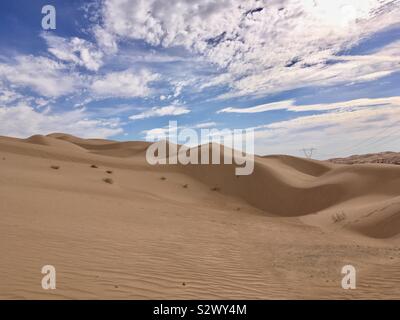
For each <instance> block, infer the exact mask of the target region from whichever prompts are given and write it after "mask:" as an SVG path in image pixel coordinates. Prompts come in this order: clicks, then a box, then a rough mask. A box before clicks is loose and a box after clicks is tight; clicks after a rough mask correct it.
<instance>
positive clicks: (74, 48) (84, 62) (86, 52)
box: [42, 33, 103, 71]
mask: <svg viewBox="0 0 400 320" xmlns="http://www.w3.org/2000/svg"><path fill="white" fill-rule="evenodd" d="M42 37H43V38H44V39H45V40H46V42H47V46H48V49H47V50H48V51H49V52H50V53H51V54H53V55H54V56H55V57H57V58H58V59H60V60H63V61H66V62H72V63H74V64H77V65H79V66H83V67H85V68H86V69H88V70H91V71H97V70H98V69H99V68H100V67H101V65H102V64H103V61H102V59H103V53H102V52H101V51H100V50H98V49H96V48H95V46H94V45H93V44H92V43H90V42H88V41H86V40H84V39H80V38H77V37H73V38H71V39H65V38H61V37H58V36H55V35H53V34H50V33H43V34H42Z"/></svg>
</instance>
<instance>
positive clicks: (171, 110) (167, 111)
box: [129, 104, 190, 120]
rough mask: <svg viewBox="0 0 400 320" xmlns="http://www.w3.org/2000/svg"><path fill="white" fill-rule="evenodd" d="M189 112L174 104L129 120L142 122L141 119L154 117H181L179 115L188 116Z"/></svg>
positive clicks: (154, 108) (154, 109)
mask: <svg viewBox="0 0 400 320" xmlns="http://www.w3.org/2000/svg"><path fill="white" fill-rule="evenodd" d="M189 112H190V110H189V109H188V108H186V107H184V106H179V105H176V104H172V105H170V106H165V107H153V108H151V109H149V110H146V111H144V112H142V113H139V114H135V115H132V116H130V117H129V119H131V120H140V119H146V118H153V117H164V116H179V115H182V114H186V113H189Z"/></svg>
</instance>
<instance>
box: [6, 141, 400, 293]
mask: <svg viewBox="0 0 400 320" xmlns="http://www.w3.org/2000/svg"><path fill="white" fill-rule="evenodd" d="M147 146H148V144H147V143H144V142H116V141H110V140H101V139H81V138H77V137H73V136H70V135H65V134H60V133H58V134H52V135H48V136H33V137H30V138H28V139H16V138H7V137H0V197H1V201H0V217H1V219H0V254H1V256H2V262H1V264H0V274H1V276H0V298H6V299H13V298H40V299H42V298H43V299H63V298H98V299H100V298H111V299H113V298H120V299H130V298H136V299H146V298H163V299H166V298H169V299H174V298H176V299H177V298H210V299H213V298H226V299H228V298H233V299H234V298H236V299H246V298H256V299H262V298H297V299H302V298H345V299H346V298H399V297H400V292H399V289H398V288H400V268H399V267H398V266H399V265H400V263H399V262H400V250H399V248H400V216H399V212H400V167H397V166H392V165H378V164H365V165H358V164H357V165H352V166H347V165H339V164H333V163H328V162H319V161H313V160H306V159H299V158H295V157H289V156H269V157H256V159H255V170H254V172H253V174H252V175H249V176H236V175H235V172H234V169H235V166H234V165H187V166H183V165H165V166H150V165H149V164H147V162H146V160H145V152H146V148H147ZM212 147H213V148H218V146H215V145H214V146H212ZM105 179H107V180H105ZM46 264H51V265H54V266H55V267H56V270H57V289H56V290H52V291H45V290H43V289H42V288H41V286H40V283H41V278H42V276H43V275H42V274H41V273H40V270H41V267H42V266H43V265H46ZM346 264H353V265H354V266H356V268H357V272H358V282H357V290H351V291H348V290H343V289H342V288H341V285H340V283H341V279H342V275H341V268H342V266H344V265H346Z"/></svg>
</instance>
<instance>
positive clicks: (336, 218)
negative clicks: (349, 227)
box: [332, 212, 346, 223]
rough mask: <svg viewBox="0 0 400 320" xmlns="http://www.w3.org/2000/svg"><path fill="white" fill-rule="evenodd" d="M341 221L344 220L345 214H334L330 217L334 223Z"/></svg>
mask: <svg viewBox="0 0 400 320" xmlns="http://www.w3.org/2000/svg"><path fill="white" fill-rule="evenodd" d="M343 220H346V214H345V213H344V212H340V213H335V214H333V215H332V221H333V222H334V223H338V222H341V221H343Z"/></svg>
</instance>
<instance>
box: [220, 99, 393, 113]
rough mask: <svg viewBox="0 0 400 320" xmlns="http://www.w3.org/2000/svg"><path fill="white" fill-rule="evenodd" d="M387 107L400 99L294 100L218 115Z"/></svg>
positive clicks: (226, 111) (227, 110) (229, 109)
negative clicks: (300, 102) (302, 101)
mask: <svg viewBox="0 0 400 320" xmlns="http://www.w3.org/2000/svg"><path fill="white" fill-rule="evenodd" d="M385 105H400V97H387V98H376V99H368V98H365V99H355V100H349V101H343V102H335V103H320V104H310V105H296V104H295V101H294V100H284V101H279V102H273V103H266V104H261V105H257V106H254V107H250V108H232V107H228V108H224V109H221V110H219V111H217V113H259V112H267V111H273V110H287V111H293V112H301V111H327V110H333V109H344V108H358V107H368V106H385Z"/></svg>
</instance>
